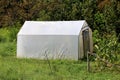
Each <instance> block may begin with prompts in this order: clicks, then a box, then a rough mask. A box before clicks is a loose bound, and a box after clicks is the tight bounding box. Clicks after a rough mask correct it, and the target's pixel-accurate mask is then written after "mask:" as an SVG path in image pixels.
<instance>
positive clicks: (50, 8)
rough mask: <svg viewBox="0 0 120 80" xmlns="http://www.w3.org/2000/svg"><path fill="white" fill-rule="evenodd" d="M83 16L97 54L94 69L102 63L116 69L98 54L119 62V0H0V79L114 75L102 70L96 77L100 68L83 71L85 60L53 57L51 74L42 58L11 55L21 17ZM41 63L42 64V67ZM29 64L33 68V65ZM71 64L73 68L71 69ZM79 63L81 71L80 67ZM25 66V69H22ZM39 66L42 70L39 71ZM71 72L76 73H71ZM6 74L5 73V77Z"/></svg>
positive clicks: (14, 48)
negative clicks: (64, 59)
mask: <svg viewBox="0 0 120 80" xmlns="http://www.w3.org/2000/svg"><path fill="white" fill-rule="evenodd" d="M83 19H85V20H86V21H87V22H88V24H89V26H90V27H91V28H92V30H93V42H94V52H95V53H96V54H97V56H98V57H97V58H96V59H95V60H96V61H95V63H96V65H95V63H94V62H93V63H94V65H95V66H97V68H98V69H97V70H102V69H106V67H109V69H110V70H111V69H112V70H113V68H114V69H117V68H116V66H111V65H109V64H106V63H104V62H102V61H101V60H100V59H99V58H101V59H102V60H103V61H107V62H109V63H111V64H119V62H120V60H119V53H120V43H119V42H120V40H118V39H119V32H120V1H119V0H6V1H5V0H0V62H1V63H0V68H1V69H0V79H20V80H21V79H22V78H29V76H31V75H34V77H33V79H36V78H38V77H39V74H41V73H42V75H45V76H46V77H41V79H48V78H47V77H48V76H50V78H51V79H60V80H61V79H78V80H79V79H82V80H84V79H88V80H89V79H93V76H92V74H93V75H94V76H97V77H95V79H98V80H99V79H109V75H111V76H112V75H116V74H117V72H115V74H114V73H113V74H111V72H108V73H107V71H106V72H105V74H106V75H107V76H105V75H102V76H103V78H100V77H99V76H101V74H102V72H101V73H97V74H94V73H92V74H91V75H90V74H89V73H85V72H84V71H85V70H86V68H83V67H86V66H85V63H84V62H83V63H82V62H81V63H80V64H81V65H79V61H78V62H76V61H75V62H74V61H72V62H71V61H67V62H64V61H63V62H62V61H57V62H55V63H54V61H53V64H52V65H54V69H55V73H54V74H52V75H51V74H49V72H50V71H49V68H48V69H47V67H46V65H48V64H47V63H46V62H45V61H43V62H41V61H39V60H26V59H25V60H24V59H22V60H21V59H20V60H19V59H16V58H15V57H16V35H17V32H18V31H19V29H20V27H21V26H22V24H23V23H24V21H26V20H36V21H55V20H61V21H64V20H83ZM14 61H15V62H14ZM58 62H59V63H58ZM39 63H40V64H41V65H40V64H39ZM44 63H46V64H44ZM62 63H63V64H62ZM67 63H68V64H67ZM14 64H16V65H17V66H19V67H17V66H15V65H14ZM21 64H22V65H21ZM60 64H62V65H60ZM71 64H72V65H71ZM24 65H27V66H24ZM34 65H36V66H39V67H36V66H34ZM58 65H59V66H58ZM68 65H69V66H68ZM42 66H43V67H44V68H42ZM78 66H79V67H78ZM2 67H3V68H2ZM33 67H36V68H35V69H34V68H33ZM72 67H75V68H74V69H73V68H72ZM81 67H82V68H83V70H84V71H82V70H81ZM21 68H22V69H23V70H22V69H21ZM68 68H70V71H65V70H66V69H68ZM26 69H27V70H28V71H25V70H26ZM30 69H32V70H30ZM42 69H44V70H46V71H43V70H42ZM62 69H63V70H62ZM60 70H61V71H60ZM79 70H81V72H79ZM41 71H42V72H41ZM94 71H95V70H94ZM118 71H119V69H118ZM11 72H13V74H10V73H11ZM96 72H97V71H96ZM72 73H76V74H75V75H73V74H72ZM81 73H83V74H81ZM15 74H16V76H14V75H15ZM60 74H63V75H60ZM7 75H9V76H8V77H6V76H7ZM28 75H29V76H28ZM78 75H82V76H80V77H78V78H76V77H75V76H78ZM83 75H87V76H83ZM55 76H56V77H55ZM104 77H107V78H104ZM39 78H40V77H39ZM118 78H119V75H116V77H110V79H118Z"/></svg>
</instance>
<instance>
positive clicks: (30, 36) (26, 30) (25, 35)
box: [17, 20, 89, 60]
mask: <svg viewBox="0 0 120 80" xmlns="http://www.w3.org/2000/svg"><path fill="white" fill-rule="evenodd" d="M86 27H88V25H87V23H86V22H85V21H84V20H82V21H26V22H25V23H24V25H23V26H22V28H21V29H20V31H19V33H18V36H17V57H20V58H39V59H46V58H49V59H74V60H78V59H79V58H82V57H83V56H84V51H83V43H82V42H83V41H82V40H83V39H82V29H85V28H86ZM88 28H89V27H88Z"/></svg>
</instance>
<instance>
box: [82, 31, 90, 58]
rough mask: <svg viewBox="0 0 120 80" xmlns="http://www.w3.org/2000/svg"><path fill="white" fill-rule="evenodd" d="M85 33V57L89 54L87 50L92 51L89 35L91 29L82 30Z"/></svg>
mask: <svg viewBox="0 0 120 80" xmlns="http://www.w3.org/2000/svg"><path fill="white" fill-rule="evenodd" d="M82 35H83V52H84V57H86V56H87V52H88V51H89V52H90V36H89V29H86V30H84V31H83V32H82Z"/></svg>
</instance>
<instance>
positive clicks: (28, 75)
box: [0, 29, 120, 80]
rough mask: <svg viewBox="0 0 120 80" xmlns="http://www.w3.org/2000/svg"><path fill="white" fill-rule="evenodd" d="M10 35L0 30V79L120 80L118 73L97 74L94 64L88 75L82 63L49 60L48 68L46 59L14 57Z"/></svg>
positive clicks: (105, 71) (103, 72) (111, 71)
mask: <svg viewBox="0 0 120 80" xmlns="http://www.w3.org/2000/svg"><path fill="white" fill-rule="evenodd" d="M16 31H17V30H16V29H15V34H16ZM13 32H14V30H13V31H12V33H11V31H10V30H8V29H0V36H1V37H0V80H120V74H119V73H120V72H119V71H116V70H108V69H106V70H103V71H98V70H97V69H96V67H95V66H94V65H95V63H94V62H92V63H91V66H92V69H91V72H90V73H89V72H87V69H86V67H87V65H86V64H87V63H86V62H85V61H72V60H50V65H51V68H50V67H49V64H48V62H47V61H46V60H39V59H19V58H16V39H15V34H14V33H13ZM10 37H14V38H13V39H12V38H10Z"/></svg>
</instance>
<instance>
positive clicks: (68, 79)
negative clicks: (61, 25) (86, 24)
mask: <svg viewBox="0 0 120 80" xmlns="http://www.w3.org/2000/svg"><path fill="white" fill-rule="evenodd" d="M50 63H51V67H52V72H51V69H50V67H49V65H48V63H47V61H46V60H36V59H17V58H16V57H0V80H119V79H120V75H119V72H116V71H107V70H105V71H95V69H94V68H93V69H92V71H91V72H90V73H89V72H87V70H86V62H84V61H71V60H70V61H68V60H51V61H50ZM92 65H93V62H92Z"/></svg>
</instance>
